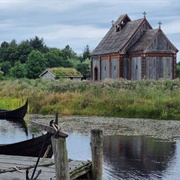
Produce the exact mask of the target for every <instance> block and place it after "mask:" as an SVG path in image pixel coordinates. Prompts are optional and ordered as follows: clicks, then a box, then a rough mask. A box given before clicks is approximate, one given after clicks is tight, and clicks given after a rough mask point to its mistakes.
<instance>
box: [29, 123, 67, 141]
mask: <svg viewBox="0 0 180 180" xmlns="http://www.w3.org/2000/svg"><path fill="white" fill-rule="evenodd" d="M30 124H32V125H33V126H35V127H37V128H40V129H42V130H44V131H47V132H50V133H52V134H58V135H59V136H60V137H63V138H67V137H68V135H67V134H66V133H64V132H61V131H58V132H57V131H56V130H55V129H54V128H53V127H50V126H47V125H44V124H39V123H37V122H34V121H31V122H30Z"/></svg>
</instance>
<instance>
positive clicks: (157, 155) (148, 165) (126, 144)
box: [103, 136, 176, 179]
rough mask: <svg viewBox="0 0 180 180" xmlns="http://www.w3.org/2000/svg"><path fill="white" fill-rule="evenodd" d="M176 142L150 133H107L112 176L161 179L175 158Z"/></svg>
mask: <svg viewBox="0 0 180 180" xmlns="http://www.w3.org/2000/svg"><path fill="white" fill-rule="evenodd" d="M175 152H176V143H175V142H165V141H160V140H155V139H153V138H148V137H128V136H106V137H104V151H103V155H104V173H105V174H107V176H106V178H107V179H108V178H109V179H157V178H160V177H162V176H163V173H164V172H166V170H167V168H168V167H169V166H171V164H172V163H174V161H175Z"/></svg>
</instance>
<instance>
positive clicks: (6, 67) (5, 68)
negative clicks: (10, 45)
mask: <svg viewBox="0 0 180 180" xmlns="http://www.w3.org/2000/svg"><path fill="white" fill-rule="evenodd" d="M0 67H1V71H2V72H3V73H4V76H6V75H7V74H8V73H9V70H10V68H11V67H12V66H11V63H10V62H9V61H4V62H2V63H1V64H0Z"/></svg>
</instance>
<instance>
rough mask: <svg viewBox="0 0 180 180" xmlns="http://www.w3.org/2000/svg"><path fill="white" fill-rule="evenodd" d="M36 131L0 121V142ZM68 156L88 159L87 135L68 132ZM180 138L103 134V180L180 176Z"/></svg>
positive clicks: (165, 178)
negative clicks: (165, 138) (161, 138)
mask: <svg viewBox="0 0 180 180" xmlns="http://www.w3.org/2000/svg"><path fill="white" fill-rule="evenodd" d="M32 134H35V135H36V136H37V135H38V134H40V132H38V131H37V129H33V128H32V127H31V126H29V125H28V127H27V128H25V126H24V125H22V124H17V123H12V122H9V121H6V120H0V137H1V138H0V144H4V143H12V142H17V141H21V140H25V139H29V138H31V136H32ZM67 149H68V156H69V158H71V159H79V160H88V159H89V160H91V149H90V136H86V135H82V134H79V133H71V134H69V136H68V138H67ZM179 167H180V140H179V139H177V140H176V141H165V140H160V139H154V138H151V137H142V136H104V142H103V180H120V179H123V180H124V179H130V180H131V179H132V180H134V179H137V180H138V179H139V180H145V179H148V180H149V179H152V180H155V179H163V180H169V179H172V180H176V179H180V178H179V177H180V171H179Z"/></svg>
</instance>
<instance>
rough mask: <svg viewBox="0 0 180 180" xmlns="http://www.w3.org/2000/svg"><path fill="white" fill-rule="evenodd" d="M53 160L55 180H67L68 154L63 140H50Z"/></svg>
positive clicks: (59, 138) (53, 138)
mask: <svg viewBox="0 0 180 180" xmlns="http://www.w3.org/2000/svg"><path fill="white" fill-rule="evenodd" d="M51 141H52V146H53V153H54V159H55V169H56V180H69V172H68V152H67V149H66V139H65V138H61V137H58V138H55V137H52V138H51Z"/></svg>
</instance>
